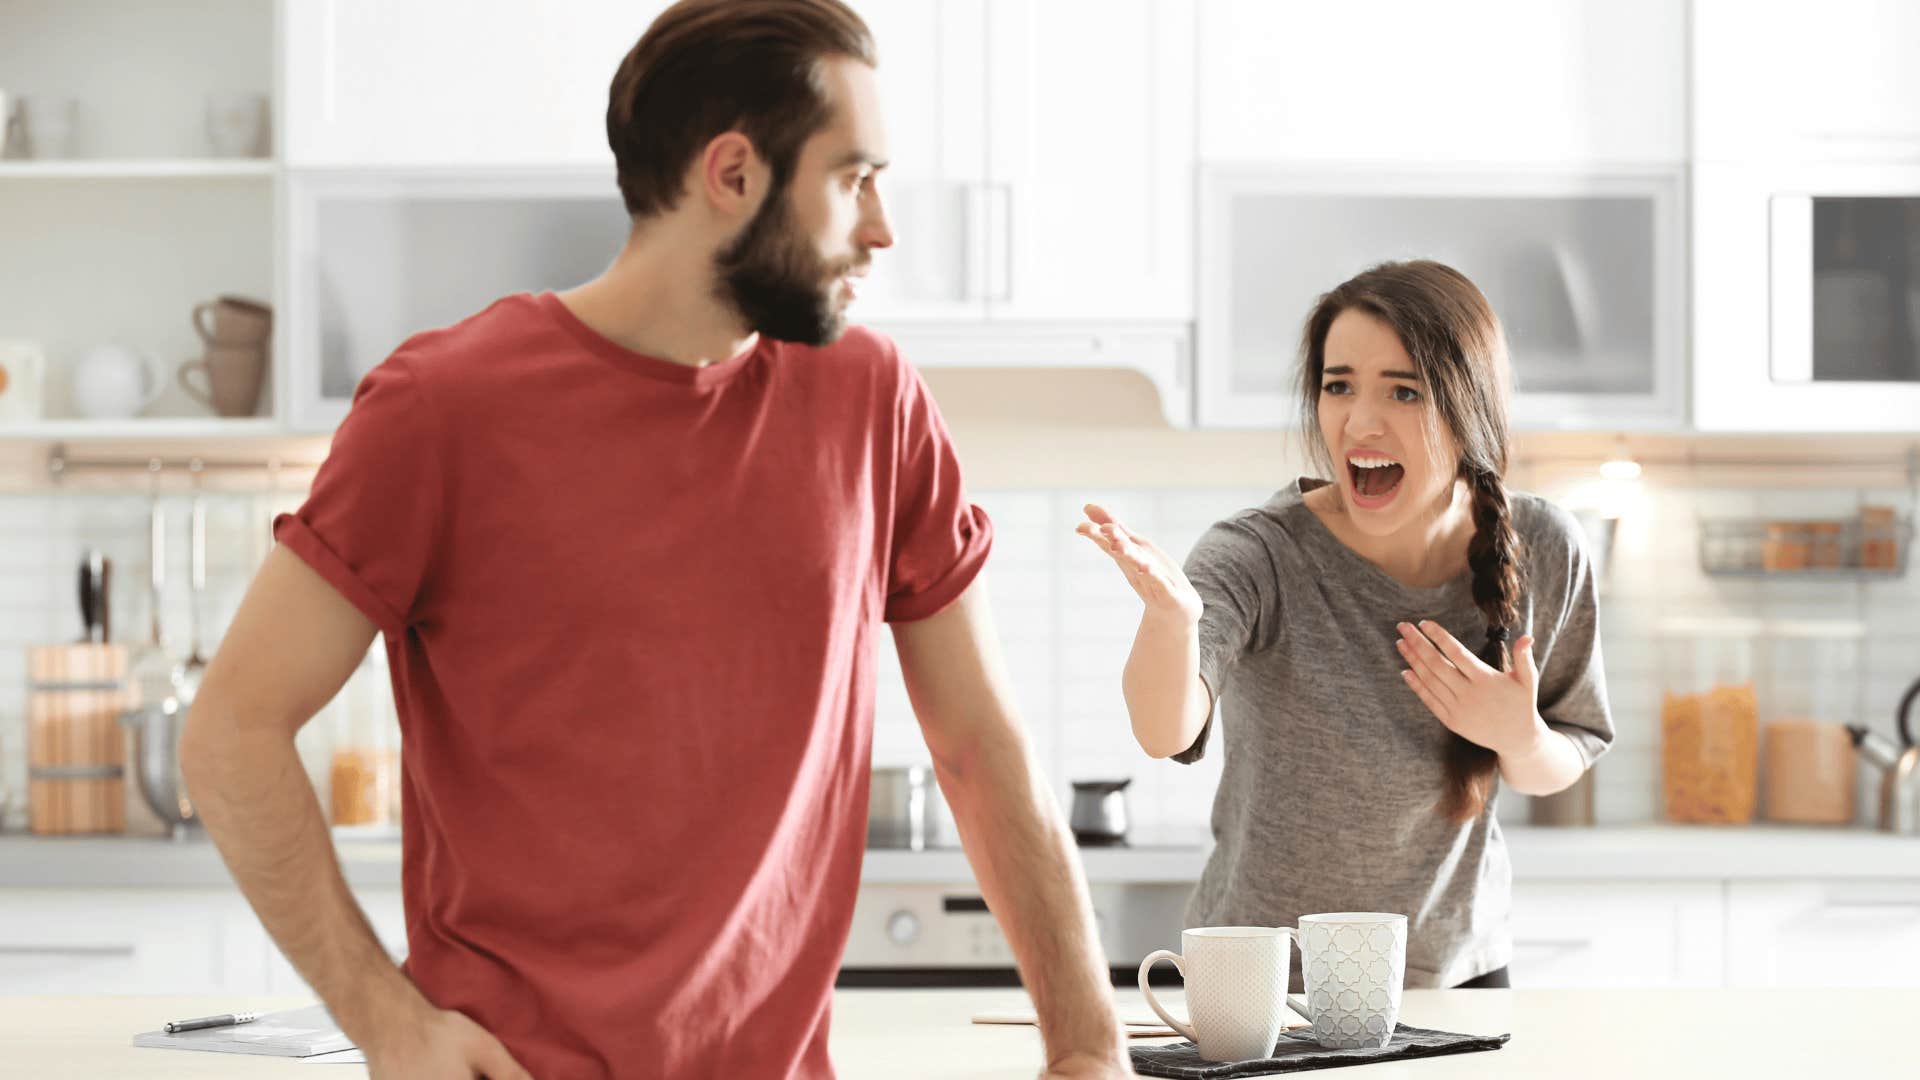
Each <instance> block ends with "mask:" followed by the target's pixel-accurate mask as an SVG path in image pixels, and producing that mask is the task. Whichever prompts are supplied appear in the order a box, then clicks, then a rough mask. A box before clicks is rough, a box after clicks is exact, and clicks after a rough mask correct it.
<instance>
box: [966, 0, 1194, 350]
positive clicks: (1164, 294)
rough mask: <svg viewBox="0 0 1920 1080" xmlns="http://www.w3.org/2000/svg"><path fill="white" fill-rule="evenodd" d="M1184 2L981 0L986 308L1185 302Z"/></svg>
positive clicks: (1129, 315)
mask: <svg viewBox="0 0 1920 1080" xmlns="http://www.w3.org/2000/svg"><path fill="white" fill-rule="evenodd" d="M1194 22H1195V15H1194V8H1193V6H1192V5H1190V4H1188V3H1186V2H1184V0H990V2H989V4H988V6H987V26H988V37H987V72H988V76H987V117H988V120H987V135H988V144H987V184H988V191H989V193H990V194H991V195H994V196H996V197H995V198H993V199H990V200H989V203H988V206H989V209H990V215H989V218H988V238H989V242H990V243H991V242H993V241H994V240H996V239H999V240H1001V241H1002V242H1003V243H1004V247H1005V252H1004V255H1003V256H1002V257H1001V258H999V259H997V260H991V259H990V260H989V261H988V267H989V282H988V300H987V303H988V313H989V315H990V316H992V317H994V318H997V319H999V318H1004V319H1025V318H1042V319H1107V318H1118V319H1128V320H1140V319H1185V318H1189V317H1191V315H1192V313H1193V296H1192V293H1193V280H1192V268H1193V261H1192V248H1193V163H1194V90H1195V87H1194V82H1195V75H1194Z"/></svg>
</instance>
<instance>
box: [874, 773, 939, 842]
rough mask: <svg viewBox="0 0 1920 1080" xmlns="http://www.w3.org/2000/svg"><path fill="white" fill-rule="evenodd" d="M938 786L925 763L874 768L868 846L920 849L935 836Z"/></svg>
mask: <svg viewBox="0 0 1920 1080" xmlns="http://www.w3.org/2000/svg"><path fill="white" fill-rule="evenodd" d="M937 790H938V789H937V788H936V786H935V784H934V778H933V770H932V769H931V768H929V767H927V766H925V765H905V766H895V767H879V768H875V769H874V770H873V777H872V788H871V790H870V792H869V795H868V803H867V846H868V847H870V848H908V849H910V850H913V851H920V850H922V849H924V848H926V847H929V846H930V845H931V844H932V843H933V838H934V831H935V830H934V818H935V816H936V810H935V802H936V798H937V795H936V792H937Z"/></svg>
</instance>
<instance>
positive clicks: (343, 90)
mask: <svg viewBox="0 0 1920 1080" xmlns="http://www.w3.org/2000/svg"><path fill="white" fill-rule="evenodd" d="M664 7H666V4H665V3H664V2H662V0H654V2H648V0H639V2H633V0H568V2H567V3H566V4H564V5H562V6H561V7H560V8H559V9H557V10H556V9H549V8H545V7H542V6H540V5H536V4H527V3H524V2H520V0H408V2H406V3H389V2H386V0H281V7H280V18H281V34H282V37H281V40H282V42H283V53H282V55H283V65H282V78H283V87H284V106H283V109H282V118H283V119H282V122H283V123H284V125H285V129H286V130H285V135H286V140H285V142H286V160H287V163H288V164H290V165H294V166H368V165H372V166H406V167H411V166H422V165H462V166H467V165H598V164H611V162H612V152H611V151H610V150H609V149H608V147H607V136H606V111H607V87H608V84H609V83H610V82H611V81H612V78H613V73H614V70H615V69H616V68H617V67H618V66H619V64H620V60H621V58H622V57H624V56H625V55H626V54H627V52H628V50H630V49H631V48H632V47H633V44H634V42H635V41H637V40H639V37H640V34H641V33H642V32H643V31H644V30H645V29H646V27H647V25H648V24H649V23H650V22H651V21H652V20H653V17H654V15H656V14H657V13H658V12H659V11H660V10H661V9H663V8H664Z"/></svg>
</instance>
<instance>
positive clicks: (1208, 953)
mask: <svg viewBox="0 0 1920 1080" xmlns="http://www.w3.org/2000/svg"><path fill="white" fill-rule="evenodd" d="M1292 933H1293V931H1291V930H1289V929H1288V928H1286V927H1284V926H1280V927H1274V926H1208V927H1201V928H1199V929H1195V930H1182V931H1181V932H1180V949H1181V951H1180V952H1178V953H1175V952H1172V951H1170V950H1167V949H1161V950H1159V951H1157V952H1155V953H1153V954H1152V955H1150V956H1148V957H1147V958H1146V959H1145V960H1142V961H1141V962H1140V992H1141V994H1143V995H1144V996H1145V997H1146V999H1147V1004H1148V1005H1150V1006H1152V1007H1153V1011H1154V1012H1156V1013H1158V1014H1159V1015H1160V1019H1162V1020H1165V1021H1166V1022H1167V1026H1168V1027H1171V1028H1173V1029H1174V1030H1175V1031H1178V1032H1179V1033H1180V1034H1182V1035H1185V1036H1186V1037H1187V1038H1189V1039H1192V1040H1193V1042H1194V1044H1195V1045H1196V1046H1197V1047H1198V1048H1199V1050H1200V1056H1201V1057H1202V1058H1205V1059H1206V1060H1208V1061H1251V1060H1258V1059H1260V1058H1265V1057H1271V1056H1273V1048H1274V1044H1276V1043H1278V1042H1279V1041H1280V1031H1281V1029H1282V1027H1283V1026H1284V1025H1285V1024H1286V1019H1287V962H1288V960H1289V959H1291V957H1290V956H1289V954H1288V952H1287V939H1288V937H1289V935H1291V934H1292ZM1160 960H1171V961H1173V966H1174V967H1176V968H1179V969H1180V976H1181V978H1183V979H1185V980H1186V984H1187V1015H1188V1016H1190V1017H1191V1018H1192V1020H1193V1022H1192V1023H1190V1024H1188V1023H1182V1022H1181V1021H1179V1020H1176V1019H1174V1018H1173V1016H1171V1015H1170V1014H1168V1012H1167V1010H1166V1009H1164V1008H1161V1006H1160V1002H1159V1000H1158V999H1156V998H1155V997H1154V996H1153V987H1152V986H1150V985H1148V983H1147V969H1149V968H1151V967H1152V966H1153V965H1154V964H1155V963H1156V962H1158V961H1160Z"/></svg>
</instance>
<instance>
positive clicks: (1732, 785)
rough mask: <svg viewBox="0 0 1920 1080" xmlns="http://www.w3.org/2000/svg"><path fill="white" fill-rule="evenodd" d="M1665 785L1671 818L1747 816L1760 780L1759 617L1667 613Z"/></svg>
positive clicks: (1712, 820) (1730, 820) (1741, 819)
mask: <svg viewBox="0 0 1920 1080" xmlns="http://www.w3.org/2000/svg"><path fill="white" fill-rule="evenodd" d="M1657 632H1658V635H1659V637H1660V638H1661V639H1662V648H1661V656H1662V667H1663V678H1664V683H1665V685H1664V688H1663V691H1662V693H1661V703H1660V762H1661V787H1662V793H1663V796H1664V805H1665V814H1666V818H1667V820H1668V821H1675V822H1687V823H1702V824H1721V825H1726V824H1745V823H1747V822H1749V821H1752V820H1753V811H1754V804H1755V802H1756V801H1757V795H1758V786H1759V757H1760V708H1759V698H1758V694H1757V692H1756V688H1755V685H1754V673H1755V666H1756V665H1755V658H1756V655H1757V653H1758V651H1759V647H1760V642H1761V636H1762V624H1761V622H1760V620H1758V619H1737V618H1729V619H1678V618H1675V619H1667V620H1665V621H1663V622H1662V623H1661V624H1660V625H1659V628H1658V631H1657Z"/></svg>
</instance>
